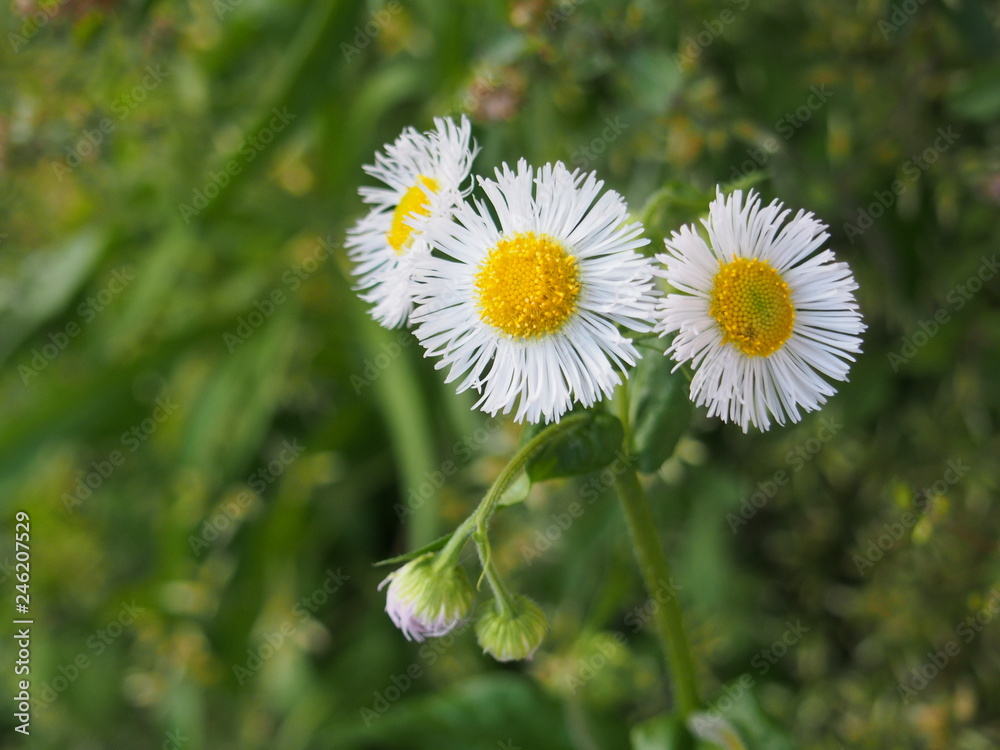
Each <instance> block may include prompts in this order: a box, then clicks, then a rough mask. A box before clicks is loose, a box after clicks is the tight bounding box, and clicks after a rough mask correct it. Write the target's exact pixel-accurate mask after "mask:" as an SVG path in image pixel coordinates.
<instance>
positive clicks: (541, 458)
mask: <svg viewBox="0 0 1000 750" xmlns="http://www.w3.org/2000/svg"><path fill="white" fill-rule="evenodd" d="M624 434H625V433H624V430H622V425H621V422H619V421H618V420H617V419H616V418H615V417H613V416H611V415H610V414H608V413H607V412H592V413H591V419H588V420H586V421H584V422H581V423H580V424H578V425H577V426H576V427H572V428H570V429H569V430H567V431H566V432H564V433H562V434H561V435H559V437H557V438H555V439H554V440H552V441H551V442H550V443H548V444H547V445H545V446H544V447H543V448H542V449H541V450H539V451H538V453H536V454H535V455H534V456H532V457H531V458H530V459H529V460H528V463H527V465H526V466H525V472H526V473H527V475H528V478H529V480H530V481H532V482H541V481H544V480H546V479H555V478H556V477H572V476H576V475H578V474H587V473H589V472H591V471H597V470H598V469H603V468H604V467H605V466H607V465H608V464H609V463H611V461H613V460H614V458H615V456H616V455H617V453H618V452H619V451H620V450H621V447H622V438H623V437H624Z"/></svg>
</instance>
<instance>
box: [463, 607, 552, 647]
mask: <svg viewBox="0 0 1000 750" xmlns="http://www.w3.org/2000/svg"><path fill="white" fill-rule="evenodd" d="M512 605H513V606H512V611H510V612H506V611H504V609H503V608H502V607H501V606H500V604H499V602H497V601H494V602H493V603H492V604H490V605H488V606H487V608H486V610H485V611H484V612H483V614H482V616H481V617H480V618H479V622H477V623H476V638H477V639H478V641H479V645H480V646H482V649H483V652H484V653H487V654H489V655H490V656H492V657H493V658H494V659H496V660H497V661H515V660H517V659H530V658H531V657H532V655H533V654H534V653H535V649H537V648H538V647H539V646H540V645H541V643H542V639H543V638H544V637H545V631H546V630H548V628H549V624H548V622H546V621H545V614H544V613H543V612H542V609H541V607H539V606H538V605H537V604H535V603H534V602H533V601H531V599H529V598H528V597H526V596H521V595H520V594H515V595H514V596H513V597H512Z"/></svg>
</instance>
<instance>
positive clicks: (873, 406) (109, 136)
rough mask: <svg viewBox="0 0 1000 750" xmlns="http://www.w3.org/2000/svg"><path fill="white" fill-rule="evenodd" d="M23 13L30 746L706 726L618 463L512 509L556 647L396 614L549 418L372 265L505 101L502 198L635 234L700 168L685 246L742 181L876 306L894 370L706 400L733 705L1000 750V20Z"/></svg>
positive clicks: (763, 4) (690, 457)
mask: <svg viewBox="0 0 1000 750" xmlns="http://www.w3.org/2000/svg"><path fill="white" fill-rule="evenodd" d="M0 17H2V19H3V21H2V23H3V31H4V39H3V40H0V70H2V73H3V85H2V86H0V185H2V195H0V240H2V243H0V279H2V281H0V355H2V356H3V357H4V363H5V368H4V370H3V375H2V378H3V380H2V383H0V407H2V408H0V413H2V415H3V416H2V419H0V490H2V491H0V508H2V518H3V525H2V529H3V530H4V532H3V533H4V534H5V535H6V536H5V538H4V540H3V541H2V542H0V563H2V564H3V565H2V569H0V579H2V580H3V584H2V590H3V596H2V597H0V599H2V601H3V602H4V604H3V606H4V608H5V609H4V610H3V617H0V621H2V622H4V623H5V624H4V626H3V628H0V630H2V635H3V637H4V642H5V643H10V639H9V635H10V633H9V631H8V629H7V628H8V627H10V626H8V625H7V623H8V622H9V620H10V619H11V618H8V616H7V613H8V612H9V611H12V610H8V609H6V608H7V607H8V606H9V605H8V604H7V602H8V601H9V600H11V599H12V597H13V578H12V571H11V569H10V563H11V561H12V559H13V546H12V542H11V537H10V534H11V533H12V529H11V525H10V524H9V523H8V522H9V521H10V519H12V518H13V514H14V512H15V511H16V510H18V509H21V510H26V511H28V512H29V513H30V514H31V522H32V525H31V529H32V538H31V549H32V583H31V587H32V588H31V592H32V615H33V617H34V619H35V622H36V624H35V626H34V631H33V641H32V673H31V677H32V685H33V687H32V690H33V692H34V697H35V699H36V701H38V702H39V703H40V704H45V705H39V706H38V707H37V710H36V711H35V714H34V717H33V721H32V735H31V738H30V740H29V741H28V743H27V744H28V745H29V746H31V747H39V748H60V750H73V749H79V750H85V749H86V750H90V749H94V748H116V749H117V748H136V749H137V750H144V749H146V748H148V749H150V750H153V749H154V748H161V747H176V748H184V749H185V750H198V749H200V748H240V750H253V748H276V749H278V750H293V749H294V750H299V749H306V748H308V749H312V748H331V747H336V748H426V747H456V748H464V749H466V750H468V749H471V748H483V749H484V750H486V749H491V750H495V749H496V748H515V747H521V748H533V747H547V748H563V747H565V748H571V747H574V748H602V750H603V749H604V748H626V747H629V745H630V739H629V729H630V727H632V726H633V725H636V724H638V723H640V722H642V721H644V720H649V719H652V718H653V717H656V716H657V715H659V714H661V713H662V712H663V711H665V710H666V709H668V708H669V706H670V697H669V695H668V694H667V693H666V691H665V687H664V685H665V681H664V676H663V669H664V667H663V664H662V661H661V659H660V657H659V653H658V651H657V648H656V644H655V642H654V640H653V638H652V636H651V634H650V633H648V632H647V631H646V630H645V629H644V626H645V625H646V624H647V623H648V622H649V620H650V619H651V611H652V608H653V607H655V606H657V602H656V601H655V600H647V599H646V597H645V595H644V593H643V590H642V587H641V585H640V582H639V578H638V575H637V573H636V570H635V565H634V562H633V560H632V551H631V550H630V549H629V543H628V538H627V534H626V532H625V527H624V523H623V521H622V520H621V518H620V513H619V509H618V507H617V505H616V501H615V498H614V496H613V494H612V493H611V492H609V491H608V488H609V487H610V484H611V480H610V479H609V476H608V475H607V474H606V473H600V472H599V473H597V474H595V475H593V476H592V477H589V478H587V479H584V480H573V481H567V480H556V481H554V482H547V483H542V484H538V485H536V486H534V487H533V488H532V490H531V494H530V495H529V497H528V498H527V500H526V502H525V503H523V504H519V505H516V506H515V507H512V508H510V509H507V510H505V511H504V512H503V513H502V514H501V515H500V517H499V518H498V520H497V522H496V523H495V524H494V526H493V528H492V536H493V538H494V539H495V542H494V545H495V546H494V554H495V557H496V559H497V562H498V564H499V565H500V566H501V568H502V569H504V570H507V571H511V576H512V579H513V580H514V582H515V584H516V587H517V588H518V589H519V590H522V591H524V592H526V593H528V594H530V595H531V596H532V597H533V598H534V599H536V600H537V601H539V602H540V603H542V605H543V607H544V608H545V610H546V612H547V615H548V618H549V620H550V623H551V625H552V629H551V632H550V634H549V637H548V639H547V641H546V643H545V644H544V645H543V647H542V650H541V651H540V652H539V653H538V654H537V655H536V657H535V659H534V660H533V661H532V662H531V663H527V664H519V665H514V666H498V665H497V664H495V663H493V662H491V661H489V660H488V659H485V658H483V657H482V655H481V654H479V653H478V651H477V648H476V646H475V640H474V637H473V635H472V632H471V628H469V629H466V630H464V631H463V632H460V633H457V634H454V635H453V636H449V637H447V638H445V639H442V640H440V641H433V642H429V643H425V644H412V643H408V642H406V641H405V640H403V638H402V637H401V636H400V634H399V633H398V631H396V630H395V629H394V628H393V627H392V625H391V623H390V621H389V619H388V618H387V617H386V616H385V614H384V612H383V611H382V608H383V606H384V600H383V598H382V595H380V594H379V593H378V592H377V591H376V585H377V584H378V582H379V580H380V579H381V577H382V576H384V574H385V572H386V571H385V569H384V568H374V567H372V563H373V562H375V561H377V560H380V559H383V558H386V557H390V556H392V555H394V554H399V553H401V552H403V551H405V550H406V549H408V548H411V547H415V546H418V545H420V544H422V543H425V542H427V541H430V540H432V539H434V538H435V537H437V536H439V535H440V534H442V533H444V532H446V531H447V530H449V529H450V528H451V527H453V526H454V525H455V524H456V523H458V522H459V521H460V520H461V519H462V518H463V517H464V516H465V514H466V513H467V512H468V511H469V510H470V509H471V508H472V507H473V505H474V503H475V502H477V501H478V499H479V498H480V497H481V494H482V492H483V491H484V489H485V488H486V487H488V486H489V484H490V482H491V481H492V479H493V478H494V477H495V476H496V474H497V473H498V471H499V470H500V468H501V467H502V466H503V462H504V459H505V457H506V456H509V455H510V454H511V452H512V451H513V450H514V448H515V446H516V445H517V442H518V438H519V435H518V430H517V429H516V428H515V427H514V426H511V425H509V424H507V423H506V422H504V421H502V420H490V419H488V418H486V417H483V416H481V415H479V414H478V413H476V412H472V411H471V410H470V406H471V403H472V401H471V399H469V398H467V397H465V396H461V397H457V396H455V395H454V394H453V393H452V392H451V389H450V387H449V386H445V385H443V384H442V382H441V380H442V379H441V376H440V373H438V372H435V371H434V370H433V368H432V366H431V365H430V363H428V362H425V361H424V360H422V359H421V357H420V351H419V347H418V346H417V345H416V344H415V343H414V341H413V340H412V338H411V337H410V335H409V334H408V333H405V332H404V333H400V332H386V331H383V330H381V329H379V328H378V327H377V326H375V325H374V324H373V323H372V322H371V321H370V320H369V319H368V318H367V316H366V314H365V312H364V310H363V307H362V306H361V304H360V303H359V301H358V300H357V299H356V298H355V296H354V295H353V293H352V291H351V281H350V275H349V267H348V264H347V262H346V259H345V256H344V253H343V250H342V238H343V233H344V230H345V228H346V227H347V226H348V225H349V224H350V222H352V221H353V220H354V219H355V218H356V217H357V216H359V215H360V213H361V212H362V210H363V208H362V205H361V203H360V200H359V199H358V197H357V187H358V185H359V184H370V183H369V181H368V179H367V178H365V177H364V176H363V174H362V172H361V165H362V164H364V163H366V162H368V161H369V160H370V159H371V157H372V154H373V152H374V150H375V149H376V148H378V147H380V146H381V145H382V144H383V143H385V142H387V141H390V140H392V139H393V138H395V136H396V135H397V134H398V132H399V131H400V130H401V128H402V127H404V126H405V125H411V124H412V125H416V126H417V127H421V128H424V127H428V126H429V125H430V120H431V118H432V117H433V116H438V115H442V114H448V113H451V114H459V113H462V112H467V113H469V114H470V116H471V117H472V118H473V121H474V123H475V135H476V138H477V139H478V140H479V142H480V144H481V145H482V147H483V151H482V154H481V155H480V157H479V159H478V161H477V171H478V172H479V173H480V174H488V173H489V172H490V171H491V170H492V168H493V167H494V166H496V165H497V164H499V163H500V162H501V161H502V160H508V161H513V160H516V159H517V158H518V157H521V156H523V157H525V158H527V159H529V160H530V161H533V162H535V163H541V162H543V161H545V160H553V159H562V160H565V161H566V162H567V163H569V164H570V165H571V166H574V167H581V168H585V169H596V170H598V171H599V173H600V175H601V176H602V178H603V179H605V180H606V181H607V183H608V185H609V186H610V187H613V188H615V189H617V190H619V191H620V192H622V193H623V194H624V195H625V196H626V198H628V199H629V200H630V201H632V202H633V206H634V209H635V211H636V213H638V211H639V209H640V208H641V205H642V203H643V202H644V201H645V200H646V199H647V198H649V197H650V196H651V195H653V194H654V193H655V192H656V191H658V190H659V189H660V188H662V187H663V186H664V185H677V186H683V185H688V186H690V188H691V190H690V191H689V192H686V191H685V189H684V188H683V187H677V188H676V189H672V192H670V196H671V197H670V199H669V200H665V201H664V202H662V204H659V205H658V206H657V207H656V210H655V211H653V212H651V215H653V216H654V217H655V221H654V223H653V225H652V226H650V227H649V234H650V236H651V237H652V238H653V245H652V246H651V247H653V248H654V249H655V246H656V244H657V243H658V242H659V238H661V237H662V236H663V235H664V234H665V233H669V230H670V229H671V228H674V227H676V226H677V225H678V224H679V223H680V222H682V221H689V220H692V219H695V218H697V216H698V215H699V214H700V213H701V212H702V211H703V210H704V205H701V204H699V203H698V201H697V200H690V199H686V198H685V196H690V195H695V196H696V195H698V194H700V193H701V192H702V191H711V190H713V189H714V186H715V185H716V184H726V183H731V182H743V183H748V182H756V184H757V188H758V189H759V190H761V192H762V193H763V195H764V196H765V199H768V200H769V199H770V198H772V197H780V198H782V199H783V200H784V201H785V202H786V203H787V204H788V206H789V207H791V208H793V209H797V208H799V207H804V208H807V209H809V210H812V211H815V212H816V213H817V214H818V215H819V216H820V217H822V218H823V219H824V220H825V221H827V222H828V223H829V224H830V227H831V230H830V232H831V239H830V243H829V244H830V246H831V247H832V248H834V249H835V250H836V252H837V253H838V256H839V258H840V259H842V260H845V261H847V262H849V263H850V264H851V267H852V268H853V270H854V272H855V275H856V277H857V279H858V281H859V283H860V291H859V300H860V303H861V306H862V309H863V311H864V313H865V316H866V320H867V322H868V324H869V329H868V331H867V333H866V334H865V347H864V349H865V353H864V355H863V356H862V357H860V359H859V361H858V363H857V364H856V366H855V367H854V369H853V372H852V379H851V382H850V383H849V384H846V385H844V387H842V388H841V389H840V392H839V393H838V394H837V396H836V397H834V398H833V399H832V401H831V403H830V404H829V406H828V407H827V408H826V409H825V410H824V411H823V412H822V413H820V414H816V415H810V416H808V417H807V418H806V419H805V420H804V421H803V422H802V423H801V424H798V425H795V426H790V427H785V428H778V429H773V430H772V431H770V432H769V433H767V434H764V435H760V434H751V435H750V436H744V435H743V434H742V433H740V432H739V430H738V428H733V427H729V426H724V425H722V424H720V423H719V422H717V421H709V420H706V419H705V418H704V412H703V410H702V411H699V410H695V414H696V415H695V417H694V423H693V427H692V429H691V430H690V431H688V433H687V434H686V435H685V436H684V437H683V438H682V439H681V441H680V443H679V444H678V447H677V450H676V452H675V453H674V455H673V456H671V457H670V458H669V459H668V460H666V461H665V463H663V465H662V466H661V467H660V468H659V470H658V471H657V472H656V473H654V474H651V475H650V476H649V479H648V488H649V491H650V492H651V494H652V497H653V498H654V501H655V504H656V510H657V516H658V518H657V520H658V522H659V523H660V524H661V528H662V530H663V536H664V539H665V541H666V543H667V547H668V549H669V550H670V554H671V556H672V557H673V558H674V559H675V560H676V561H677V564H676V569H677V580H676V584H677V586H679V594H678V595H679V596H680V597H681V600H682V602H683V604H684V606H685V608H686V610H687V612H688V613H689V615H688V624H689V626H690V628H691V631H692V638H693V641H694V646H695V649H696V652H697V654H698V656H699V659H700V665H701V678H702V683H703V685H704V687H705V690H706V696H705V697H706V698H712V697H713V696H714V697H719V696H721V700H720V702H719V703H718V704H716V705H719V706H720V707H721V706H722V704H723V703H724V701H725V699H727V698H728V699H729V700H738V699H737V698H734V697H733V696H734V695H735V694H736V691H737V689H738V687H739V686H740V685H741V684H745V683H746V681H747V679H749V681H750V682H752V683H753V693H754V695H755V696H756V697H755V698H754V699H753V700H754V701H759V703H760V705H761V707H762V709H763V710H764V711H765V712H766V713H767V714H768V715H770V716H771V717H772V718H773V720H774V721H775V722H776V723H777V724H779V725H784V726H787V727H789V728H790V730H791V732H792V734H793V736H794V737H795V738H796V747H816V748H830V749H831V750H833V749H834V748H841V747H850V748H887V747H893V748H894V747H905V748H915V747H919V748H935V749H937V748H942V749H943V748H949V749H951V748H961V749H962V750H979V749H980V748H983V749H985V748H991V747H997V746H1000V719H998V717H1000V622H998V621H996V620H995V619H993V616H992V615H991V614H990V610H989V608H988V606H987V605H989V604H990V603H992V604H993V605H994V606H996V604H997V602H998V598H997V597H998V596H1000V594H997V592H998V591H1000V566H998V554H997V552H998V550H997V541H996V536H997V535H996V529H997V527H998V524H1000V509H998V506H997V477H998V476H1000V466H998V457H1000V440H998V437H997V420H998V418H1000V388H998V387H997V372H1000V356H998V352H1000V311H998V307H997V300H998V286H997V280H996V276H995V273H996V270H995V266H991V265H990V264H991V263H992V262H993V261H992V260H991V259H992V258H994V257H995V253H996V250H997V247H998V240H1000V236H998V232H997V227H998V222H997V216H998V209H1000V124H998V123H1000V58H998V55H997V52H998V49H1000V45H998V15H997V7H996V5H995V4H992V3H988V2H985V0H955V2H936V1H931V2H926V3H920V2H915V1H914V2H910V0H907V2H892V3H890V2H889V1H888V0H860V1H859V2H853V3H837V2H827V1H826V0H802V1H797V2H793V1H792V0H733V1H732V2H722V3H709V2H701V1H696V2H682V3H659V2H653V1H652V0H645V1H640V0H636V2H631V3H625V2H599V1H598V0H580V2H577V3H573V2H568V1H567V2H564V3H562V4H554V3H548V2H543V1H541V0H525V1H524V2H516V3H508V2H483V3H463V2H434V1H432V0H390V2H388V3H387V4H385V5H382V4H378V3H370V4H369V3H362V2H337V1H336V0H317V1H316V2H312V1H309V0H285V1H284V2H276V1H274V2H272V1H269V0H214V1H211V2H210V1H209V0H191V1H190V2H166V1H160V2H157V0H134V1H132V2H124V1H123V2H115V1H114V0H104V1H103V2H97V1H96V0H94V1H91V2H87V1H85V0H57V2H55V3H50V4H47V5H46V4H43V3H40V2H39V3H36V2H35V0H12V1H11V2H9V3H5V4H4V8H3V11H2V14H0ZM894 181H898V182H895V183H894ZM991 269H992V270H991ZM977 274H979V275H980V278H985V277H986V276H989V279H987V280H986V281H985V283H982V282H975V281H972V280H973V279H974V278H976V276H977ZM671 439H672V438H671ZM605 471H608V470H605ZM951 480H954V481H951ZM757 506H760V507H759V508H758V507H757ZM571 511H572V512H571ZM466 554H467V555H469V556H470V558H471V556H472V550H471V548H470V549H469V550H467V551H466ZM470 563H471V559H470ZM984 607H987V608H986V609H984ZM984 613H985V614H984ZM977 615H978V616H979V621H978V622H977V621H976V619H975V618H976V617H977ZM970 616H971V617H972V618H973V620H972V621H971V624H970V623H967V622H966V618H969V617H970ZM984 620H986V622H985V623H984V622H983V621H984ZM950 642H954V648H952V647H949V645H948V644H949V643H950ZM939 652H940V654H944V655H945V656H944V657H942V656H941V655H940V654H939ZM952 652H954V653H952ZM8 653H9V651H8V650H7V648H6V647H5V649H4V651H3V654H4V660H3V663H4V666H3V670H2V677H0V680H2V682H0V684H2V685H3V690H4V691H5V692H4V694H5V695H8V696H12V695H13V694H14V693H15V692H16V690H15V687H14V686H15V676H14V674H13V669H12V668H9V664H10V661H9V660H8V659H7V655H8ZM944 662H946V663H944ZM81 664H85V666H81ZM928 665H931V666H930V667H928ZM914 670H916V673H914ZM921 670H922V671H923V672H924V673H925V674H927V675H930V679H929V680H927V682H926V685H925V686H924V687H922V688H921V687H919V686H920V685H921V684H922V683H921V682H920V679H921V678H920V676H919V673H920V672H921ZM915 674H916V676H915ZM900 685H903V686H905V687H907V688H910V689H911V690H912V693H906V692H905V691H901V690H900ZM904 699H905V700H904ZM748 700H749V699H748ZM747 705H750V704H749V703H748V704H747ZM8 708H9V705H8ZM12 721H13V719H12V717H11V715H10V711H8V710H6V709H5V711H4V712H3V714H2V715H0V729H2V730H3V731H4V732H5V733H7V732H8V730H10V729H11V728H12ZM644 726H654V727H655V719H654V723H653V724H652V725H644ZM651 731H652V730H651ZM10 736H11V737H12V738H15V739H11V740H10V742H11V743H12V744H11V746H17V745H16V744H14V743H18V742H20V740H19V739H17V737H18V736H17V735H13V734H11V735H10ZM635 736H636V737H638V739H637V743H638V742H639V740H642V737H641V736H639V735H635ZM646 736H647V737H648V736H654V735H646ZM22 744H24V743H22ZM5 746H6V745H5ZM637 746H639V745H638V744H637Z"/></svg>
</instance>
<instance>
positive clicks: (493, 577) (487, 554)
mask: <svg viewBox="0 0 1000 750" xmlns="http://www.w3.org/2000/svg"><path fill="white" fill-rule="evenodd" d="M473 537H474V538H475V540H476V550H477V551H478V552H479V562H480V563H481V564H482V566H483V573H484V574H485V576H486V580H487V581H489V584H490V588H491V589H493V596H494V597H495V598H496V600H497V604H498V605H499V606H500V609H501V611H502V612H503V613H504V614H507V615H511V614H513V613H514V599H513V597H512V596H511V595H510V592H509V591H507V587H506V586H505V585H504V582H503V579H502V578H500V572H499V571H498V570H497V569H496V566H495V565H494V564H493V555H492V550H490V543H489V539H487V538H486V534H485V532H484V533H479V532H476V533H475V534H473Z"/></svg>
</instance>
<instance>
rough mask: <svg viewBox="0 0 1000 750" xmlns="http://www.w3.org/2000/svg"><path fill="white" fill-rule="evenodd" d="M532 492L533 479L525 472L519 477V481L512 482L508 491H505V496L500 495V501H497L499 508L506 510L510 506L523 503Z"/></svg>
mask: <svg viewBox="0 0 1000 750" xmlns="http://www.w3.org/2000/svg"><path fill="white" fill-rule="evenodd" d="M530 491H531V478H530V477H529V476H528V475H527V474H526V473H525V472H521V473H520V474H518V475H517V479H515V480H514V481H513V482H511V483H510V485H509V486H508V487H507V489H505V490H504V491H503V494H502V495H500V499H499V500H498V501H497V507H498V508H505V507H507V506H508V505H517V504H518V503H523V502H524V501H525V499H526V498H527V497H528V493H529V492H530Z"/></svg>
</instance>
